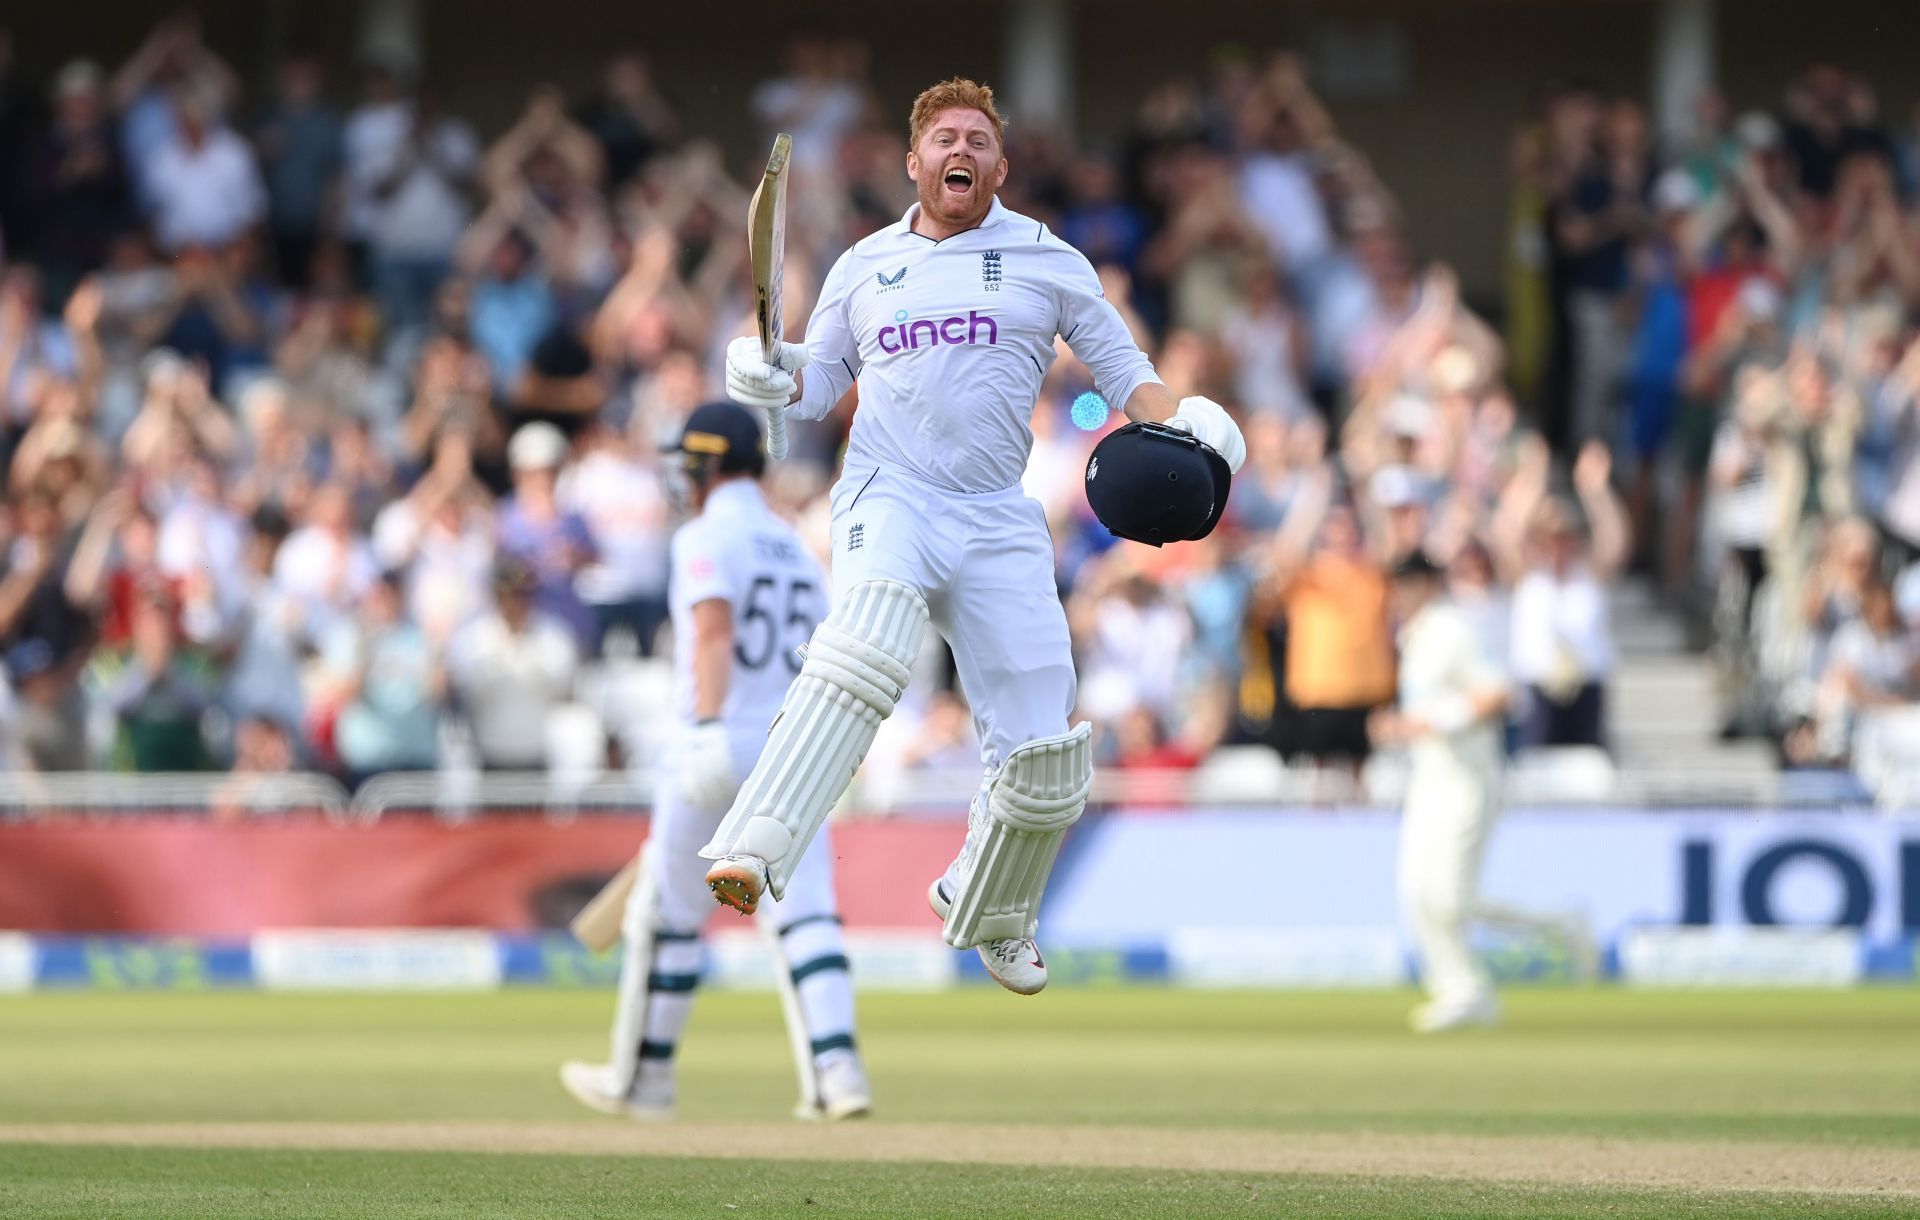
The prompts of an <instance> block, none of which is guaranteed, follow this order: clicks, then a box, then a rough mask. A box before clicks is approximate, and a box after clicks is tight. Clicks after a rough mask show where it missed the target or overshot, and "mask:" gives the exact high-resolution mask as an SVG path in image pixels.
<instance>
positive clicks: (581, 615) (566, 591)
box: [499, 423, 597, 645]
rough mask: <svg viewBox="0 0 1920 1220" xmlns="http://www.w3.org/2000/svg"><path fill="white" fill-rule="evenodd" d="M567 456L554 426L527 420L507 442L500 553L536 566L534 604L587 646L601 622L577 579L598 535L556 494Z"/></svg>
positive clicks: (533, 567)
mask: <svg viewBox="0 0 1920 1220" xmlns="http://www.w3.org/2000/svg"><path fill="white" fill-rule="evenodd" d="M566 458H567V438H566V437H565V436H563V435H561V433H560V430H559V429H558V428H555V427H554V426H553V425H552V424H546V423H532V424H527V425H525V426H523V427H522V428H521V429H520V430H519V431H518V432H516V433H514V434H513V440H512V441H511V442H510V443H509V444H508V446H507V462H508V464H509V465H510V466H511V467H512V468H513V494H512V495H510V496H508V497H507V498H506V499H505V500H504V501H502V502H501V505H500V520H499V536H500V552H501V554H503V555H507V556H511V557H513V558H515V559H518V560H520V561H521V562H523V563H525V564H527V565H529V566H530V567H531V568H532V570H533V572H534V573H535V575H536V577H537V578H538V592H537V595H536V597H535V604H536V605H537V606H538V608H539V609H540V610H541V611H542V612H543V613H545V614H547V615H549V616H551V617H552V618H553V619H555V620H556V621H558V622H560V623H563V624H565V625H566V627H567V628H568V629H569V630H570V631H572V632H573V634H574V639H575V641H576V642H578V643H580V644H582V645H586V644H591V643H592V642H593V641H594V640H595V639H596V638H597V633H596V624H595V620H594V616H593V615H592V614H591V613H590V612H589V611H588V610H587V608H586V606H585V605H584V604H583V603H582V602H581V600H580V595H579V594H578V593H577V592H576V591H575V588H574V580H575V577H576V576H577V575H578V574H579V572H580V570H581V569H582V568H584V567H585V566H586V565H587V564H588V563H589V562H591V561H592V560H593V558H594V557H595V556H594V547H593V535H592V532H591V531H590V530H589V529H588V528H587V523H586V521H585V520H584V519H582V518H581V516H580V514H578V513H577V512H573V511H571V510H570V509H568V508H566V507H564V506H563V505H562V504H561V503H560V500H559V497H558V495H557V492H558V486H559V473H560V467H561V465H562V464H563V463H564V462H565V461H566Z"/></svg>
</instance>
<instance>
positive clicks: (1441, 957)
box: [1400, 767, 1499, 1006]
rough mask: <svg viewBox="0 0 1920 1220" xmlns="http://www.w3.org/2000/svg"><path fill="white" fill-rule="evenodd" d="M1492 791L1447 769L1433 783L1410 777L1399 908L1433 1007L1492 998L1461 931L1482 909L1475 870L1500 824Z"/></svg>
mask: <svg viewBox="0 0 1920 1220" xmlns="http://www.w3.org/2000/svg"><path fill="white" fill-rule="evenodd" d="M1496 782H1497V781H1496ZM1492 788H1493V785H1491V784H1488V783H1486V782H1484V781H1482V780H1481V779H1480V778H1479V777H1474V776H1468V775H1465V774H1463V773H1456V772H1454V771H1453V770H1452V769H1451V768H1449V769H1448V770H1447V772H1446V773H1443V774H1437V775H1436V774H1431V773H1425V772H1423V769H1421V768H1418V767H1416V768H1415V769H1414V771H1413V773H1412V775H1410V776H1409V777H1408V786H1407V789H1408V795H1407V806H1406V811H1405V812H1404V813H1403V814H1402V815H1401V818H1400V908H1401V910H1402V911H1403V912H1404V913H1405V915H1406V918H1407V921H1408V922H1409V923H1410V924H1412V926H1413V936H1414V942H1415V945H1416V947H1417V948H1418V950H1419V954H1420V966H1421V982H1422V983H1423V984H1424V985H1425V987H1426V989H1427V994H1428V995H1429V996H1431V997H1432V998H1433V1001H1434V1002H1435V1003H1436V1004H1441V1005H1448V1006H1451V1005H1455V1004H1460V1005H1466V1004H1472V1003H1474V1002H1476V1001H1478V1000H1480V999H1482V998H1484V997H1486V996H1487V995H1489V994H1490V993H1491V991H1492V983H1491V982H1490V981H1489V980H1488V978H1487V973H1486V970H1485V969H1484V968H1483V967H1482V966H1481V965H1480V962H1479V961H1478V959H1476V958H1475V957H1474V956H1473V953H1472V951H1471V950H1469V949H1468V948H1467V924H1468V923H1469V922H1470V921H1471V920H1473V919H1474V918H1475V915H1476V912H1477V911H1478V910H1479V909H1480V863H1481V860H1482V858H1483V857H1484V856H1485V854H1486V847H1487V836H1488V835H1489V834H1490V833H1491V832H1492V830H1493V824H1494V822H1495V820H1496V819H1497V818H1498V816H1499V807H1498V804H1497V802H1496V800H1495V798H1494V795H1493V791H1492Z"/></svg>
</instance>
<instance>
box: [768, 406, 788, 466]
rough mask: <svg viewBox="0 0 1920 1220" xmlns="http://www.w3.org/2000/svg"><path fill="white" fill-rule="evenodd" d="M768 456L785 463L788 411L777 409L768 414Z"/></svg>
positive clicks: (783, 408) (782, 408) (781, 408)
mask: <svg viewBox="0 0 1920 1220" xmlns="http://www.w3.org/2000/svg"><path fill="white" fill-rule="evenodd" d="M767 456H768V457H770V458H772V459H773V460H774V461H776V462H778V461H785V460H786V456H787V409H786V408H785V407H775V408H774V409H773V410H771V411H769V412H767Z"/></svg>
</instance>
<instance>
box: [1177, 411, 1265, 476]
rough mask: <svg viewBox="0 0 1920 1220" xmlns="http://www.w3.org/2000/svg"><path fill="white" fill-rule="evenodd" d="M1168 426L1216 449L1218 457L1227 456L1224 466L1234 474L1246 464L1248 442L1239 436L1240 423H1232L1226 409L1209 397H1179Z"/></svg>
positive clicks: (1231, 418)
mask: <svg viewBox="0 0 1920 1220" xmlns="http://www.w3.org/2000/svg"><path fill="white" fill-rule="evenodd" d="M1167 427H1169V428H1178V429H1180V430H1181V431H1183V432H1186V433H1187V434H1189V435H1191V436H1192V437H1193V438H1194V439H1196V440H1199V441H1204V442H1205V443H1207V444H1209V445H1211V446H1213V447H1214V448H1215V449H1217V450H1219V452H1220V456H1221V457H1223V458H1225V459H1227V469H1228V470H1231V471H1233V472H1234V473H1235V474H1239V473H1240V467H1242V466H1244V465H1246V462H1247V442H1246V439H1245V438H1244V437H1242V436H1241V435H1240V425H1239V424H1236V423H1234V422H1233V417H1232V416H1231V415H1228V414H1227V412H1226V408H1224V407H1222V406H1221V405H1220V404H1219V403H1217V402H1215V401H1213V399H1211V398H1201V397H1199V396H1198V395H1196V396H1194V397H1192V398H1182V399H1181V400H1180V407H1179V409H1178V410H1176V411H1175V412H1174V413H1173V418H1172V419H1170V420H1168V421H1167Z"/></svg>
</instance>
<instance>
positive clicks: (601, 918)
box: [567, 848, 645, 953]
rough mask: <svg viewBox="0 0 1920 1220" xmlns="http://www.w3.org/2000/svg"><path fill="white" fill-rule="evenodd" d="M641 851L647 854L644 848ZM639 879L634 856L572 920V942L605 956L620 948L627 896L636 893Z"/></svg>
mask: <svg viewBox="0 0 1920 1220" xmlns="http://www.w3.org/2000/svg"><path fill="white" fill-rule="evenodd" d="M641 850H642V851H643V852H644V851H645V849H644V848H642V849H641ZM639 876H640V857H639V856H635V857H634V858H633V859H631V860H629V861H627V866H626V867H625V868H623V869H621V870H620V871H619V872H617V873H615V874H614V875H613V880H611V881H609V882H607V884H606V885H605V886H604V887H602V888H601V890H600V892H599V893H598V894H595V895H594V896H593V900H592V901H591V902H589V903H587V905H586V906H583V907H581V908H580V913H579V914H578V915H575V916H574V917H573V922H572V923H570V924H568V925H567V927H568V929H569V930H570V931H572V933H573V938H574V939H575V940H577V941H579V942H580V943H581V944H583V945H585V946H586V947H587V948H589V949H591V950H593V951H594V952H595V953H605V952H606V951H607V950H608V949H611V948H612V947H613V946H614V945H616V944H619V943H620V922H621V919H622V917H623V916H625V914H626V910H627V895H629V894H631V893H632V892H633V885H634V882H635V881H636V880H637V879H638V878H639Z"/></svg>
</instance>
